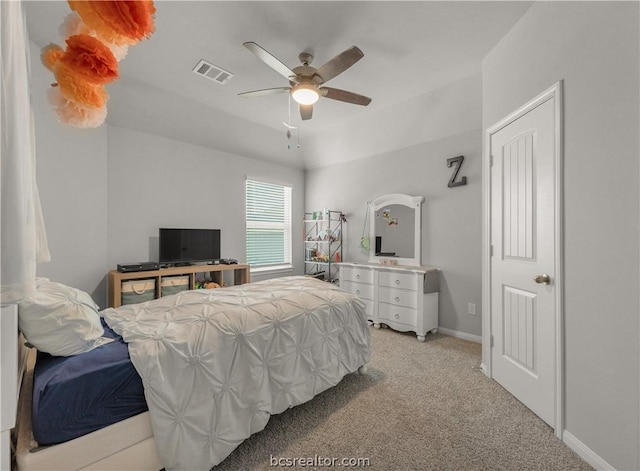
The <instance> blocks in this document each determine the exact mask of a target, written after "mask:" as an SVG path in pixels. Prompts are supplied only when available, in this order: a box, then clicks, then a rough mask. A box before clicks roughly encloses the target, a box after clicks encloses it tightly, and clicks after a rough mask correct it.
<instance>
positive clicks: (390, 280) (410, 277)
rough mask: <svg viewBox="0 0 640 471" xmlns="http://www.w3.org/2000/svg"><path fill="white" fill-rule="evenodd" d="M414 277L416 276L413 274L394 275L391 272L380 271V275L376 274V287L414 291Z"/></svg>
mask: <svg viewBox="0 0 640 471" xmlns="http://www.w3.org/2000/svg"><path fill="white" fill-rule="evenodd" d="M416 276H417V275H415V274H413V273H412V274H409V273H394V272H393V271H380V273H378V285H379V286H389V287H391V288H402V289H410V290H413V291H416V289H417V286H416V285H417V283H416ZM420 283H422V280H421V281H420Z"/></svg>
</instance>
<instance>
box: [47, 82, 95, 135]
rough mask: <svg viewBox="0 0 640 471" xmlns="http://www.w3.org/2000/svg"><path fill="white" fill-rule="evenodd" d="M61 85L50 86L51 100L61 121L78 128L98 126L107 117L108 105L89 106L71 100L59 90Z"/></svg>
mask: <svg viewBox="0 0 640 471" xmlns="http://www.w3.org/2000/svg"><path fill="white" fill-rule="evenodd" d="M59 88H60V87H55V88H50V89H49V92H48V97H49V102H50V103H51V105H52V106H53V109H54V110H55V111H56V113H57V114H58V118H59V120H60V122H62V123H65V124H70V125H72V126H75V127H78V128H97V127H98V126H100V125H102V124H103V123H104V121H105V119H106V118H107V107H106V106H103V107H102V108H89V107H87V106H82V105H80V104H78V103H75V102H73V101H71V100H67V99H66V98H65V97H64V96H63V95H62V93H60V90H59Z"/></svg>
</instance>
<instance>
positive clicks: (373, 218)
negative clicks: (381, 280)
mask: <svg viewBox="0 0 640 471" xmlns="http://www.w3.org/2000/svg"><path fill="white" fill-rule="evenodd" d="M423 201H424V197H423V196H409V195H404V194H399V193H395V194H390V195H383V196H380V197H378V198H376V199H375V200H373V201H371V203H370V208H369V211H370V213H369V221H370V222H371V225H370V229H369V237H370V239H369V240H370V246H369V262H371V263H389V264H397V265H410V266H420V264H421V261H422V255H421V254H422V252H421V229H422V202H423Z"/></svg>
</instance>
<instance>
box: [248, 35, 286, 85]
mask: <svg viewBox="0 0 640 471" xmlns="http://www.w3.org/2000/svg"><path fill="white" fill-rule="evenodd" d="M242 45H243V46H244V47H246V48H247V49H249V50H250V51H251V52H253V53H254V54H255V55H256V56H258V59H260V60H261V61H262V62H264V63H265V64H267V65H268V66H269V67H271V68H272V69H273V70H275V71H276V72H278V73H279V74H280V75H282V76H284V77H285V78H286V79H287V80H291V81H293V82H297V79H296V73H295V72H294V71H293V70H291V69H290V68H289V67H287V66H286V65H284V64H283V63H282V62H281V61H280V60H279V59H276V58H275V57H274V56H273V55H272V54H271V53H270V52H267V51H266V50H265V49H263V48H262V47H260V46H258V45H257V44H256V43H254V42H253V41H247V42H246V43H243V44H242Z"/></svg>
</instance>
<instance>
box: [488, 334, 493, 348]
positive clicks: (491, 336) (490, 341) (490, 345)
mask: <svg viewBox="0 0 640 471" xmlns="http://www.w3.org/2000/svg"><path fill="white" fill-rule="evenodd" d="M489 347H491V348H493V334H491V335H490V336H489Z"/></svg>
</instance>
